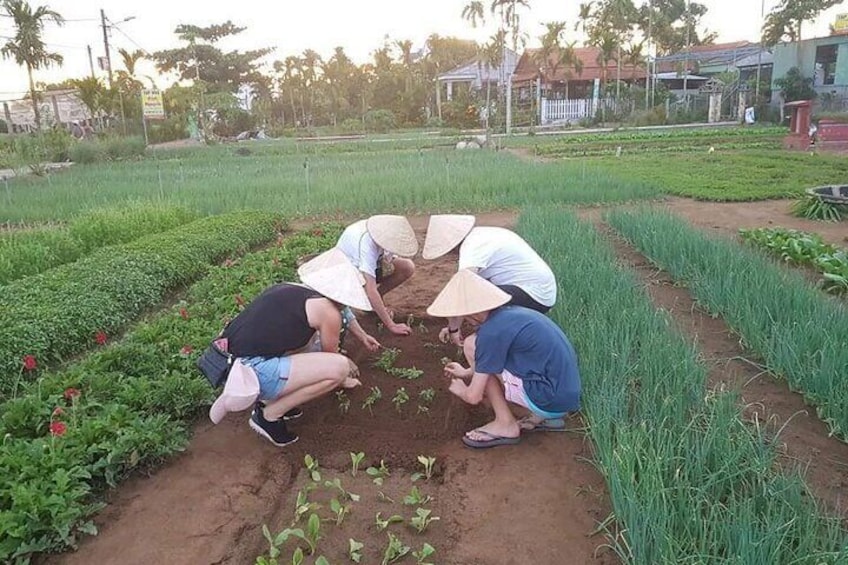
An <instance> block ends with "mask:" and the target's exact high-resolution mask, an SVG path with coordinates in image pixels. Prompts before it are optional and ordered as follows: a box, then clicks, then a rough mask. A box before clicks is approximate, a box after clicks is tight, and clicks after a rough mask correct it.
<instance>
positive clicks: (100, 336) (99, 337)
mask: <svg viewBox="0 0 848 565" xmlns="http://www.w3.org/2000/svg"><path fill="white" fill-rule="evenodd" d="M108 339H109V338H108V337H106V332H103V331H99V332H97V333H96V334H94V341H96V342H97V345H106V341H107V340H108Z"/></svg>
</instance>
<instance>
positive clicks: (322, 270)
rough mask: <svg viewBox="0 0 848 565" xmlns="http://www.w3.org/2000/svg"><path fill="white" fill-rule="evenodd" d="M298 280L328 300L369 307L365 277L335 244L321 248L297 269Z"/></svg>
mask: <svg viewBox="0 0 848 565" xmlns="http://www.w3.org/2000/svg"><path fill="white" fill-rule="evenodd" d="M297 275H298V276H299V277H300V280H301V281H302V282H303V284H305V285H306V286H308V287H311V288H313V289H315V290H317V291H318V292H320V293H321V294H323V295H324V296H326V297H327V298H329V299H330V300H335V301H336V302H339V303H341V304H344V305H345V306H350V307H351V308H356V309H357V310H365V311H368V310H371V302H370V301H369V300H368V295H367V294H365V289H364V288H363V285H364V284H365V279H364V278H363V277H362V274H361V273H360V272H359V270H357V268H356V267H354V266H353V263H351V262H350V259H348V258H347V256H346V255H345V254H344V253H342V252H341V251H340V250H339V249H338V248H335V247H334V248H332V249H330V250H329V251H325V252H324V253H322V254H321V255H319V256H317V257H315V258H314V259H312V260H310V261H307V262H306V263H304V264H303V265H301V266H300V267H299V268H298V269H297Z"/></svg>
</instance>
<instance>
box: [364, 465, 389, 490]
mask: <svg viewBox="0 0 848 565" xmlns="http://www.w3.org/2000/svg"><path fill="white" fill-rule="evenodd" d="M365 474H366V475H368V476H369V477H371V478H372V480H373V481H374V484H375V485H377V486H381V485H382V484H383V480H385V479H386V478H387V477H388V476H389V467H388V466H387V465H386V462H385V461H383V460H382V459H380V466H379V467H373V466H372V467H368V468H367V469H365Z"/></svg>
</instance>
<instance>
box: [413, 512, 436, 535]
mask: <svg viewBox="0 0 848 565" xmlns="http://www.w3.org/2000/svg"><path fill="white" fill-rule="evenodd" d="M432 513H433V512H432V510H428V509H426V508H416V509H415V516H413V517H412V518H410V520H409V523H410V524H412V527H414V528H415V529H416V530H417V531H418V533H419V534H422V533H424V530H426V529H427V528H428V527H429V526H430V524H431V523H433V522H435V521H437V520H438V519H439V517H438V516H431V514H432Z"/></svg>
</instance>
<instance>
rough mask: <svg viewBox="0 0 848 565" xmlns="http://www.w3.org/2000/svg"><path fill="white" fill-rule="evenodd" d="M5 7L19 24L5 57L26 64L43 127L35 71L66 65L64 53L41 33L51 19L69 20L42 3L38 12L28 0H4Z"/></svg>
mask: <svg viewBox="0 0 848 565" xmlns="http://www.w3.org/2000/svg"><path fill="white" fill-rule="evenodd" d="M2 10H3V11H4V12H5V15H7V16H9V17H10V18H12V23H13V25H14V26H15V36H14V37H12V38H11V39H9V40H8V41H7V42H6V44H5V45H4V46H3V47H2V48H0V55H2V56H3V58H4V59H14V60H15V63H17V64H18V65H20V66H22V67H26V69H27V75H28V76H29V91H30V95H31V97H32V110H33V112H35V125H36V127H37V128H38V129H41V114H40V113H39V111H38V101H37V100H36V94H35V82H34V81H33V78H32V72H33V71H35V70H38V69H40V68H42V67H49V66H50V65H52V64H53V63H56V64H57V65H61V64H62V60H63V59H62V56H61V55H59V54H58V53H51V52H49V51H48V50H47V46H46V45H45V44H44V40H43V39H42V37H41V35H42V33H43V31H44V22H45V21H47V20H51V21H53V22H55V23H56V24H57V25H62V24H64V23H65V20H64V18H62V16H61V15H59V13H58V12H55V11H53V10H51V9H49V8H47V7H46V6H39V7H38V8H36V9H35V10H34V11H33V9H32V6H30V5H29V3H28V2H26V1H25V0H3V4H2Z"/></svg>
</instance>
